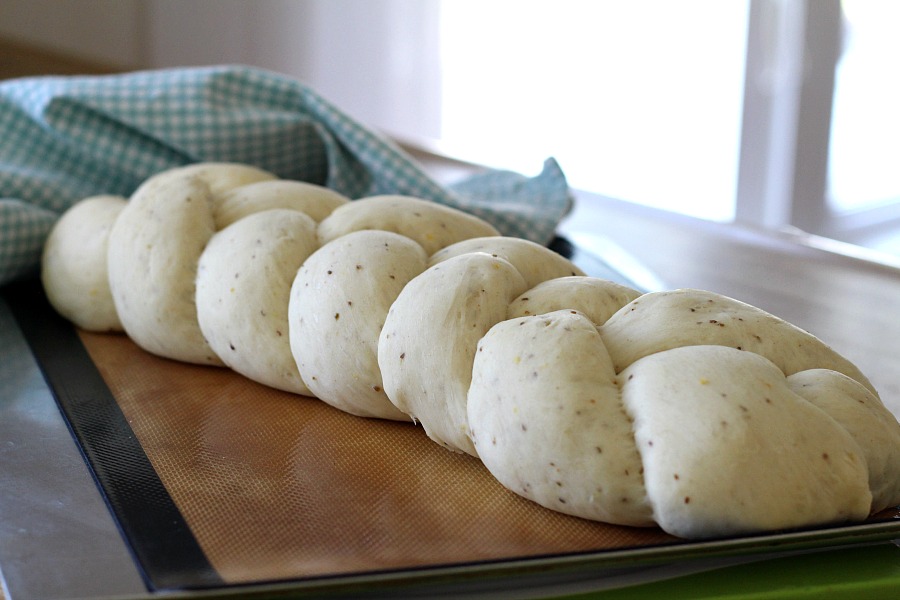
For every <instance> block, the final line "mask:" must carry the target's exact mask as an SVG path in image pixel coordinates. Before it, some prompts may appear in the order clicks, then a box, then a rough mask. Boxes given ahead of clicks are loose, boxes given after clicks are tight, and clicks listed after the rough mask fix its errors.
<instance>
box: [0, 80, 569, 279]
mask: <svg viewBox="0 0 900 600" xmlns="http://www.w3.org/2000/svg"><path fill="white" fill-rule="evenodd" d="M200 161H228V162H240V163H247V164H251V165H254V166H257V167H260V168H263V169H266V170H268V171H271V172H273V173H275V174H276V175H278V176H280V177H282V178H284V179H296V180H301V181H308V182H312V183H318V184H320V185H326V186H328V187H330V188H333V189H335V190H337V191H338V192H341V193H342V194H344V195H346V196H348V197H350V198H361V197H364V196H371V195H375V194H404V195H410V196H417V197H420V198H425V199H428V200H433V201H435V202H440V203H443V204H447V205H450V206H454V207H457V208H461V209H463V210H466V211H468V212H471V213H473V214H475V215H478V216H480V217H482V218H484V219H485V220H487V221H489V222H491V223H492V224H494V226H495V227H497V229H499V230H500V232H501V233H503V234H505V235H513V236H518V237H524V238H527V239H530V240H532V241H536V242H538V243H542V244H546V243H548V242H549V241H550V240H551V239H552V238H553V234H554V231H555V229H556V226H557V224H558V223H559V221H560V220H561V219H562V217H563V216H564V215H565V214H566V213H567V212H568V210H569V209H570V207H571V198H570V195H569V189H568V185H567V183H566V179H565V176H564V175H563V173H562V172H561V171H560V169H559V167H558V165H557V164H556V162H555V161H553V160H552V159H548V160H547V161H546V162H545V164H544V169H543V171H542V172H541V173H540V174H539V175H538V176H536V177H531V178H529V177H524V176H522V175H519V174H516V173H511V172H506V171H488V172H486V173H483V174H479V175H476V176H474V177H472V178H470V179H467V180H465V181H462V182H460V183H458V184H456V185H453V186H449V187H446V186H442V185H440V184H438V183H437V182H436V181H435V180H433V179H432V178H431V177H429V176H428V175H427V174H426V173H425V171H424V170H423V169H422V168H421V167H420V166H419V165H418V164H417V163H416V162H415V161H414V160H412V159H411V158H410V157H409V156H408V155H406V154H404V153H403V152H402V151H401V150H400V149H399V148H397V147H396V146H395V145H393V144H392V143H390V142H389V141H388V140H386V139H384V138H383V137H381V136H379V135H377V134H376V133H374V132H373V131H371V130H369V129H367V128H365V127H363V126H362V125H360V124H359V123H357V122H355V121H354V120H353V119H351V118H349V117H348V116H347V115H345V114H344V113H342V112H341V111H340V110H338V109H336V108H335V107H334V106H333V105H331V104H330V103H329V102H328V101H326V100H325V99H323V98H322V97H321V96H319V95H318V94H316V93H315V92H314V91H313V90H311V89H310V88H309V87H307V86H305V85H303V84H302V83H300V82H297V81H295V80H293V79H290V78H287V77H284V76H281V75H277V74H274V73H271V72H267V71H262V70H258V69H253V68H248V67H238V66H220V67H207V68H187V69H175V70H162V71H147V72H138V73H129V74H124V75H113V76H102V77H38V78H28V79H19V80H10V81H6V82H2V83H0V284H3V283H6V282H8V281H11V280H13V279H15V278H17V277H21V276H24V275H26V274H29V273H33V272H35V270H36V269H37V267H38V266H39V263H40V253H41V248H42V245H43V242H44V239H45V237H46V235H47V233H48V232H49V230H50V228H51V227H52V226H53V223H54V222H55V221H56V219H57V218H58V217H59V215H60V214H61V213H62V212H63V211H64V210H65V209H66V208H68V207H69V206H71V205H72V204H73V203H75V202H77V201H78V200H81V199H83V198H86V197H88V196H92V195H96V194H101V193H102V194H118V195H122V196H128V195H130V193H131V192H132V191H134V189H135V188H136V187H137V186H138V184H139V183H141V181H143V180H144V179H146V178H147V177H149V176H150V175H152V174H153V173H156V172H158V171H162V170H164V169H168V168H172V167H176V166H181V165H185V164H188V163H193V162H200Z"/></svg>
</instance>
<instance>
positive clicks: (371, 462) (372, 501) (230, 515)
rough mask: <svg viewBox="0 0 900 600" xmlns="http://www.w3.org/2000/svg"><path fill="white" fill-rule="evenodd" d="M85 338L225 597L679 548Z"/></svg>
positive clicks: (124, 342)
mask: <svg viewBox="0 0 900 600" xmlns="http://www.w3.org/2000/svg"><path fill="white" fill-rule="evenodd" d="M81 338H82V341H83V342H84V344H85V347H86V348H87V350H88V352H89V353H90V355H91V358H92V359H93V361H94V362H95V364H96V365H97V367H98V369H99V370H100V372H101V374H102V375H103V377H104V379H105V380H106V382H107V385H108V386H109V388H110V389H111V391H112V392H113V395H114V396H115V397H116V399H117V400H118V403H119V405H120V407H121V409H122V411H123V413H124V414H125V417H126V419H127V420H128V422H129V424H130V425H131V427H132V429H133V430H134V433H135V434H136V436H137V437H138V439H139V441H140V443H141V446H142V447H143V449H144V451H145V452H146V454H147V456H148V458H149V459H150V461H151V463H152V464H153V467H154V468H155V470H156V471H157V473H158V475H159V477H160V479H161V480H162V483H163V484H164V485H165V487H166V489H167V490H168V492H169V494H170V495H171V497H172V499H173V500H174V502H175V503H176V505H177V506H178V507H179V509H180V510H181V512H182V513H183V515H184V517H185V519H186V521H187V523H188V524H189V526H190V528H191V530H192V531H193V533H194V536H195V537H196V538H197V541H198V542H199V544H200V546H201V547H202V549H203V551H204V552H205V554H206V555H207V558H208V560H209V561H210V563H211V564H212V565H213V567H214V568H215V569H216V570H217V571H218V572H219V574H220V576H221V577H222V578H223V579H224V580H225V581H226V582H228V583H246V582H256V581H265V580H271V579H296V578H304V577H311V576H317V575H325V574H347V573H358V572H365V571H373V570H390V569H398V568H409V567H418V566H432V565H447V564H454V563H466V562H475V561H484V560H492V559H509V558H524V557H531V556H537V555H546V554H558V553H570V552H580V551H589V550H598V549H613V548H624V547H634V546H649V545H658V544H663V543H670V542H674V541H676V540H675V539H674V538H672V537H671V536H668V535H667V534H665V533H663V532H662V531H660V530H658V529H639V528H629V527H617V526H612V525H607V524H603V523H595V522H591V521H586V520H583V519H578V518H574V517H569V516H567V515H563V514H559V513H555V512H552V511H550V510H547V509H544V508H542V507H541V506H538V505H536V504H534V503H532V502H529V501H527V500H525V499H523V498H520V497H519V496H517V495H515V494H513V493H511V492H509V491H508V490H506V489H505V488H503V487H502V486H501V485H500V484H499V483H497V481H496V480H494V479H493V477H492V476H491V475H490V473H489V472H488V471H487V469H486V468H485V467H484V466H483V465H482V464H481V463H480V462H479V461H478V460H477V459H474V458H472V457H470V456H467V455H461V454H455V453H452V452H449V451H447V450H445V449H443V448H442V447H440V446H438V445H437V444H435V443H433V442H431V441H430V440H429V439H428V438H427V437H426V436H425V433H424V431H423V430H422V429H421V427H416V426H414V425H412V424H411V423H410V424H406V423H396V422H389V421H381V420H373V419H363V418H360V417H354V416H352V415H348V414H346V413H343V412H341V411H338V410H336V409H334V408H331V407H330V406H328V405H326V404H325V403H323V402H320V401H318V400H315V399H312V398H306V397H301V396H296V395H292V394H289V393H285V392H280V391H278V390H273V389H271V388H268V387H265V386H262V385H259V384H256V383H254V382H252V381H249V380H247V379H245V378H243V377H242V376H240V375H237V374H236V373H234V372H232V371H230V370H227V369H221V368H215V367H200V366H194V365H188V364H183V363H178V362H174V361H170V360H166V359H161V358H157V357H155V356H152V355H150V354H148V353H146V352H144V351H142V350H140V349H139V348H138V347H137V346H136V345H135V344H134V343H132V342H131V341H130V340H129V339H128V338H127V337H125V336H122V335H102V334H89V333H81Z"/></svg>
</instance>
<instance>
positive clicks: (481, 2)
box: [440, 0, 748, 221]
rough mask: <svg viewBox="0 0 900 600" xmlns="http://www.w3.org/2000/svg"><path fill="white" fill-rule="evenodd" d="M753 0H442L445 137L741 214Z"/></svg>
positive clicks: (512, 159) (609, 184) (588, 178)
mask: <svg viewBox="0 0 900 600" xmlns="http://www.w3.org/2000/svg"><path fill="white" fill-rule="evenodd" d="M747 15H748V4H747V2H746V1H742V2H721V1H720V0H685V1H682V2H670V1H664V0H638V1H632V2H619V1H588V0H556V1H553V2H550V1H549V0H515V1H513V0H452V1H445V2H442V3H441V21H440V23H441V64H442V80H441V81H442V110H441V112H442V119H441V140H442V142H444V143H445V145H446V147H447V148H450V149H452V150H454V152H455V153H459V154H462V155H463V156H465V157H466V158H468V159H471V160H475V161H478V162H482V163H484V164H488V165H491V166H496V167H500V168H509V169H513V170H517V171H520V172H524V173H530V172H534V171H535V170H536V169H538V168H539V167H540V165H541V163H542V162H543V159H544V158H546V157H548V156H553V157H554V158H556V159H557V160H558V161H559V163H560V164H561V166H562V168H563V170H564V171H565V173H566V175H567V177H568V179H569V182H570V184H571V185H572V186H573V187H575V188H578V189H583V190H588V191H591V192H596V193H598V194H603V195H607V196H612V197H616V198H621V199H624V200H629V201H632V202H638V203H642V204H646V205H650V206H655V207H659V208H664V209H667V210H674V211H678V212H682V213H686V214H690V215H694V216H698V217H702V218H705V219H712V220H720V221H726V220H730V219H732V218H733V216H734V203H735V188H736V181H737V166H738V150H739V145H740V144H739V142H740V129H741V111H742V99H743V77H744V63H745V53H746V30H747Z"/></svg>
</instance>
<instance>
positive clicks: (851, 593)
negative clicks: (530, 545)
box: [564, 543, 900, 600]
mask: <svg viewBox="0 0 900 600" xmlns="http://www.w3.org/2000/svg"><path fill="white" fill-rule="evenodd" d="M564 598H566V600H590V599H595V598H596V599H598V600H601V599H602V600H624V599H629V600H642V599H649V598H653V599H659V598H669V599H673V600H674V599H680V598H697V599H703V600H711V599H715V598H722V599H726V598H727V599H728V600H757V599H758V600H774V599H781V598H785V599H787V598H790V599H798V598H799V599H803V598H828V599H829V600H832V599H835V600H843V599H847V600H849V599H854V600H857V599H860V598H864V599H870V598H872V599H882V598H883V599H885V600H897V599H898V598H900V547H898V546H897V545H895V544H893V543H887V544H878V545H872V546H860V547H855V548H843V549H837V550H825V551H817V552H810V553H805V554H800V555H794V556H787V557H780V558H771V559H765V560H760V561H757V562H753V563H749V564H744V565H737V566H731V567H723V568H721V569H716V570H713V571H707V572H704V573H697V574H694V575H687V576H684V577H679V578H676V579H669V580H665V581H657V582H653V583H647V584H642V585H636V586H630V587H627V588H620V589H615V590H607V591H602V592H591V593H586V594H576V595H571V596H565V597H564Z"/></svg>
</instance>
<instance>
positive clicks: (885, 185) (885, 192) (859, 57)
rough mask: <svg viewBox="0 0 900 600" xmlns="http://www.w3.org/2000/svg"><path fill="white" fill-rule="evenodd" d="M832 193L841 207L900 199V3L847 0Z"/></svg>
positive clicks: (831, 160)
mask: <svg viewBox="0 0 900 600" xmlns="http://www.w3.org/2000/svg"><path fill="white" fill-rule="evenodd" d="M842 5H843V8H844V18H845V21H844V25H845V30H844V49H843V55H842V57H841V60H840V62H839V63H838V68H837V72H836V80H835V86H834V89H835V92H834V108H833V116H832V123H831V142H830V149H829V188H830V194H829V199H830V200H831V202H832V205H833V207H834V208H835V209H837V210H838V211H851V210H853V209H860V208H866V207H871V206H875V205H879V204H885V203H887V202H890V201H894V202H896V201H898V200H900V176H898V173H900V110H898V107H900V79H898V77H897V73H898V72H900V37H898V36H897V31H896V29H897V23H898V22H900V3H898V2H894V1H886V0H844V2H843V3H842Z"/></svg>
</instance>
